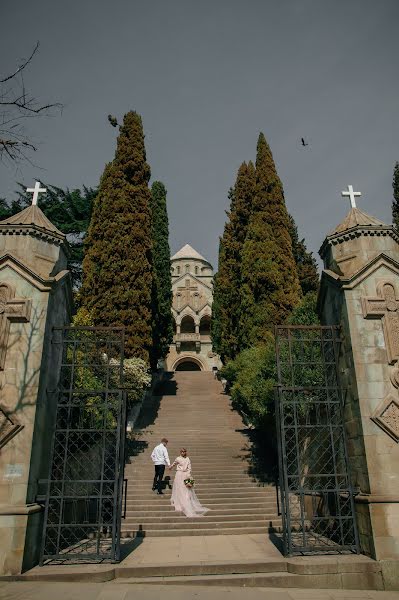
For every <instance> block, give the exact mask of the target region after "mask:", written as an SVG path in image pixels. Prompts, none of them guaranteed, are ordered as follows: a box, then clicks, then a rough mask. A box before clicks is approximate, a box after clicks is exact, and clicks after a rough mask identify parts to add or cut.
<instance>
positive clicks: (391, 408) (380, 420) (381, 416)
mask: <svg viewBox="0 0 399 600" xmlns="http://www.w3.org/2000/svg"><path fill="white" fill-rule="evenodd" d="M371 419H372V420H373V421H374V423H376V424H377V425H378V426H379V427H381V429H383V430H384V431H385V432H386V433H387V434H388V435H389V436H391V438H392V439H394V440H395V442H399V402H398V401H397V400H396V398H395V397H394V396H393V395H392V394H389V395H388V396H387V397H386V398H385V399H384V401H383V402H382V404H380V406H379V407H378V408H377V410H376V411H375V413H374V415H373V416H372V417H371Z"/></svg>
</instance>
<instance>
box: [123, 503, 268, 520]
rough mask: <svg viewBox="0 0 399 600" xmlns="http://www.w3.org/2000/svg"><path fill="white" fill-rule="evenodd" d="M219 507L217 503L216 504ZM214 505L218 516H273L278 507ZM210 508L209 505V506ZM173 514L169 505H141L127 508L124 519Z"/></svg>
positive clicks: (168, 516) (166, 516)
mask: <svg viewBox="0 0 399 600" xmlns="http://www.w3.org/2000/svg"><path fill="white" fill-rule="evenodd" d="M216 507H217V505H216ZM216 507H213V508H211V509H210V511H211V512H210V513H209V514H211V515H212V516H217V517H224V516H228V517H230V516H231V517H235V516H237V517H240V516H241V515H261V516H267V515H273V517H275V516H276V511H275V510H273V509H275V508H276V507H275V506H267V507H265V506H261V507H254V506H251V505H249V506H248V507H246V508H240V507H236V506H234V505H232V506H230V507H229V508H216ZM207 508H209V505H208V507H207ZM170 516H171V507H170V506H169V507H168V508H167V509H166V508H162V507H161V508H158V509H157V510H156V509H155V508H154V509H150V510H149V509H147V508H145V509H143V508H140V507H134V508H132V507H128V508H127V510H126V517H125V519H124V521H126V520H127V519H128V518H130V517H131V518H134V519H136V520H139V518H142V517H148V518H152V517H164V518H165V519H169V518H170Z"/></svg>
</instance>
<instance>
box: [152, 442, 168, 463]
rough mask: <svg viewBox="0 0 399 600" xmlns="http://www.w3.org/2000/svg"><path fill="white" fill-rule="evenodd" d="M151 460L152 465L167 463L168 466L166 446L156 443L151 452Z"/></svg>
mask: <svg viewBox="0 0 399 600" xmlns="http://www.w3.org/2000/svg"><path fill="white" fill-rule="evenodd" d="M151 458H152V462H153V463H154V465H168V466H169V467H170V460H169V454H168V451H167V449H166V446H164V445H163V444H158V446H155V448H154V450H153V451H152V454H151Z"/></svg>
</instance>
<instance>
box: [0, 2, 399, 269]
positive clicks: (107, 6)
mask: <svg viewBox="0 0 399 600" xmlns="http://www.w3.org/2000/svg"><path fill="white" fill-rule="evenodd" d="M398 25H399V1H398V0H378V1H376V0H241V1H238V0H154V1H152V0H141V1H138V0H113V1H112V2H111V1H110V0H84V1H82V0H68V2H60V1H58V2H57V1H55V0H36V1H35V2H32V1H28V0H22V1H21V2H15V0H2V2H1V7H0V56H1V67H0V72H1V74H3V73H7V72H8V71H9V70H11V69H12V68H13V67H15V66H16V64H18V60H19V59H20V58H21V57H24V56H25V57H26V56H27V55H28V54H29V53H30V51H31V49H32V48H33V46H34V44H35V42H36V41H37V40H40V53H39V54H38V55H37V56H36V58H35V60H34V63H33V64H32V66H31V68H30V69H29V72H28V73H27V74H26V78H25V82H26V84H27V87H28V88H30V89H31V91H32V92H33V93H34V94H35V95H36V96H37V97H39V98H41V99H43V100H44V101H46V102H47V101H60V102H62V103H63V104H64V110H63V114H62V115H61V116H57V117H54V118H51V119H43V120H41V121H40V122H36V123H35V125H33V126H32V133H33V134H34V139H35V141H36V142H39V143H40V149H39V151H38V152H37V153H36V154H35V156H34V161H35V163H36V164H37V165H38V166H40V167H41V170H40V169H39V168H35V167H31V166H29V165H28V164H23V165H21V166H20V168H19V170H18V171H15V169H13V168H11V167H4V166H1V165H0V196H3V197H7V198H9V199H11V198H12V196H13V192H14V190H15V188H16V182H17V181H22V182H23V183H25V184H29V185H31V184H32V182H33V180H34V178H35V177H40V178H41V179H42V180H43V181H45V182H48V183H52V184H54V185H58V186H61V187H67V186H68V187H70V188H74V187H81V186H82V185H83V184H86V185H88V186H95V185H97V184H98V181H99V177H100V175H101V173H102V170H103V168H104V165H105V163H106V162H108V161H109V160H111V159H112V158H113V155H114V150H115V139H116V135H117V131H116V130H115V129H113V128H112V127H110V125H109V124H108V122H107V115H108V113H112V114H113V115H116V116H117V117H118V118H119V119H121V118H122V117H123V114H124V113H125V112H127V111H128V110H131V109H134V110H137V111H138V112H139V113H140V114H141V115H142V117H143V122H144V129H145V134H146V148H147V158H148V162H149V163H150V165H151V171H152V180H155V179H159V180H161V181H163V182H164V183H165V185H166V187H167V190H168V209H169V220H170V233H171V247H172V251H176V250H177V249H179V247H180V246H182V245H183V244H185V243H189V244H191V245H192V246H194V247H195V248H196V249H197V250H198V251H199V252H201V253H202V254H204V255H205V256H206V257H207V258H208V259H209V260H210V261H211V262H212V263H213V264H214V265H215V266H216V264H217V251H218V238H219V236H220V235H221V233H222V231H223V225H224V222H225V213H224V211H225V210H226V209H227V208H228V199H227V191H228V188H229V187H230V186H231V185H232V184H233V183H234V180H235V176H236V172H237V169H238V167H239V165H240V163H241V162H242V161H243V160H250V159H252V160H254V159H255V150H256V141H257V136H258V133H259V131H263V132H264V133H265V135H266V138H267V140H268V142H269V144H270V146H271V148H272V152H273V154H274V158H275V161H276V165H277V168H278V172H279V174H280V177H281V179H282V181H283V185H284V190H285V196H286V202H287V206H288V209H289V211H290V212H291V213H292V214H293V216H294V218H295V220H296V222H297V224H298V227H299V231H300V235H301V236H304V237H305V238H306V240H307V243H308V247H309V248H310V249H311V250H313V251H314V252H317V250H318V249H319V247H320V245H321V242H322V241H323V238H324V236H325V235H326V233H327V232H328V231H329V230H331V229H332V228H333V227H334V226H335V225H337V224H338V223H339V222H340V221H341V220H342V219H343V217H344V216H345V214H346V212H347V211H348V209H349V203H348V201H347V200H344V199H343V198H341V195H340V192H341V190H343V189H344V188H346V186H347V185H348V184H353V186H354V187H355V189H356V190H358V191H361V192H362V194H363V196H362V198H361V199H360V200H359V202H358V205H359V207H360V208H363V209H364V210H365V211H366V212H370V213H371V214H374V215H375V216H378V217H379V218H381V219H383V220H386V221H389V222H390V220H391V202H392V172H393V167H394V163H395V161H396V160H399V118H398V107H399V103H398V100H399V76H398V74H399V69H398V64H399V61H398V43H397V40H398V38H397V32H398ZM395 57H396V58H395ZM302 136H304V137H305V138H306V139H307V140H308V142H309V146H308V147H306V148H303V147H302V146H301V145H300V138H301V137H302Z"/></svg>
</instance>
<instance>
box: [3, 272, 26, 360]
mask: <svg viewBox="0 0 399 600" xmlns="http://www.w3.org/2000/svg"><path fill="white" fill-rule="evenodd" d="M30 308H31V300H27V299H26V298H14V292H13V290H12V289H11V287H10V286H9V285H7V284H6V283H0V371H4V365H5V361H6V353H7V346H8V337H9V334H10V324H11V323H18V322H19V323H28V321H29V317H30Z"/></svg>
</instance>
